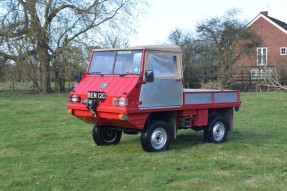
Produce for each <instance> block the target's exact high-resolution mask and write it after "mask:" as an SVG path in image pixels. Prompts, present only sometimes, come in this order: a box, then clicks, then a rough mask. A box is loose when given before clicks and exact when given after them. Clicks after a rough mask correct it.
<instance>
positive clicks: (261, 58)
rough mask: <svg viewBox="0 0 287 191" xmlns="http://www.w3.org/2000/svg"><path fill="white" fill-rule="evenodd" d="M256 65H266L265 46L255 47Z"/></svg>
mask: <svg viewBox="0 0 287 191" xmlns="http://www.w3.org/2000/svg"><path fill="white" fill-rule="evenodd" d="M257 65H267V47H259V48H257Z"/></svg>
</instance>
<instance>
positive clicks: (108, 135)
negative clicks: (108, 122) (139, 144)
mask: <svg viewBox="0 0 287 191" xmlns="http://www.w3.org/2000/svg"><path fill="white" fill-rule="evenodd" d="M92 136H93V139H94V141H95V143H96V144H97V145H99V146H101V145H116V144H118V143H119V142H120V140H121V137H122V131H121V130H117V129H112V128H109V127H106V126H98V125H94V127H93V131H92Z"/></svg>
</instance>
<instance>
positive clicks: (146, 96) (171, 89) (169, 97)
mask: <svg viewBox="0 0 287 191" xmlns="http://www.w3.org/2000/svg"><path fill="white" fill-rule="evenodd" d="M182 92H183V87H182V82H181V81H179V80H175V79H158V80H155V81H154V82H151V83H146V84H143V85H142V87H141V91H140V96H139V101H140V102H141V103H142V104H141V105H139V106H138V108H139V109H150V108H166V107H179V106H182Z"/></svg>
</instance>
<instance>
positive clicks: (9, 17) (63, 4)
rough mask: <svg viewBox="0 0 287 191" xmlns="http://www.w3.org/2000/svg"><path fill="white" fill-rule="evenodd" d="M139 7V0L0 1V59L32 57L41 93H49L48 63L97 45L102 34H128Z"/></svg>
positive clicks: (49, 73)
mask: <svg viewBox="0 0 287 191" xmlns="http://www.w3.org/2000/svg"><path fill="white" fill-rule="evenodd" d="M143 4H144V2H143V1H142V0H81V1H77V0H1V2H0V7H1V11H0V20H1V23H0V42H1V47H0V57H1V58H2V59H5V60H7V59H8V60H13V61H14V62H15V63H16V61H17V59H19V56H20V55H22V57H26V58H29V57H33V60H34V61H35V62H36V63H39V72H40V75H41V79H42V80H41V87H42V91H43V92H44V93H49V92H51V83H50V80H51V79H50V75H51V64H52V61H55V60H59V59H58V57H59V56H60V55H63V54H64V53H65V52H67V51H68V47H70V46H77V45H78V44H91V43H93V44H94V45H95V44H96V43H98V44H100V41H101V39H103V38H102V34H103V31H105V30H115V31H122V30H127V31H129V30H130V31H132V29H133V26H134V25H133V21H134V20H136V19H137V14H138V11H139V9H140V8H142V5H143ZM11 42H13V43H12V44H13V47H11V45H10V44H11ZM21 45H24V47H25V49H24V48H19V47H20V46H21ZM11 50H12V51H11ZM19 50H21V51H19ZM23 55H24V56H23ZM30 60H31V59H30ZM57 64H61V63H57ZM57 64H55V65H57Z"/></svg>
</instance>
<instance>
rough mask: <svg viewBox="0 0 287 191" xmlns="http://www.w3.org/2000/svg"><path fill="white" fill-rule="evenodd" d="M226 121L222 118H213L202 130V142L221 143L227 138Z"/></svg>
mask: <svg viewBox="0 0 287 191" xmlns="http://www.w3.org/2000/svg"><path fill="white" fill-rule="evenodd" d="M226 124H227V123H226V120H225V119H224V117H222V116H217V117H215V118H213V119H212V120H211V121H210V122H209V124H208V126H207V127H206V128H205V129H204V141H205V142H207V143H216V144H219V143H223V142H224V141H225V140H226V137H227V132H228V131H227V126H226Z"/></svg>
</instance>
